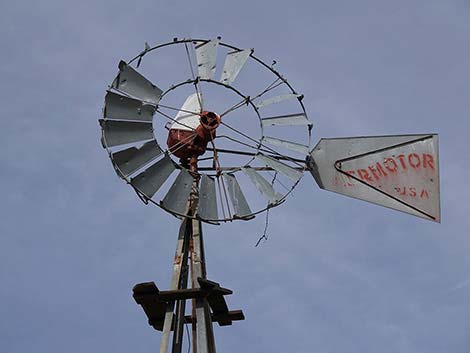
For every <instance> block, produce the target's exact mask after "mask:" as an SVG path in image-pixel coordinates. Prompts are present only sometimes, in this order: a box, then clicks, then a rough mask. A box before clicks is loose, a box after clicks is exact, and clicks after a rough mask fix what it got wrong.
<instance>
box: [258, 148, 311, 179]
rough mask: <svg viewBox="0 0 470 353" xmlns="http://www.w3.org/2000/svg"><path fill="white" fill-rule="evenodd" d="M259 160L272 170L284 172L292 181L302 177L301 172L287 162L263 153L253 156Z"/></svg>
mask: <svg viewBox="0 0 470 353" xmlns="http://www.w3.org/2000/svg"><path fill="white" fill-rule="evenodd" d="M255 158H256V159H258V160H259V161H260V162H262V163H264V164H266V165H267V166H268V167H271V168H273V169H274V170H276V171H278V172H280V173H282V174H284V175H285V176H286V177H288V178H289V179H291V180H292V181H293V182H294V183H295V182H297V181H298V180H299V179H300V178H301V177H302V172H300V171H298V170H297V169H294V168H292V167H290V166H288V165H287V164H284V163H281V162H279V161H278V160H276V159H274V158H271V157H268V156H265V155H264V154H261V153H259V154H257V155H256V156H255Z"/></svg>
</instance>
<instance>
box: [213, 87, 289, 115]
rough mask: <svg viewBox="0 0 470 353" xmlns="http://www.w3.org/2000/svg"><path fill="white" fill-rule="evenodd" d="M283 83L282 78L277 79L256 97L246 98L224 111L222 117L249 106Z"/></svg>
mask: <svg viewBox="0 0 470 353" xmlns="http://www.w3.org/2000/svg"><path fill="white" fill-rule="evenodd" d="M279 81H280V82H279ZM283 83H284V81H282V80H281V79H280V78H276V79H275V80H274V82H272V83H271V84H270V85H269V86H268V87H266V88H265V89H264V90H263V91H261V92H260V93H258V94H257V95H255V96H253V97H250V96H248V97H246V98H244V99H243V100H241V101H239V102H238V103H236V104H234V105H233V106H231V107H230V108H228V109H227V110H226V111H224V112H223V113H222V114H220V117H223V116H224V115H227V114H228V113H230V112H233V111H234V110H237V109H238V108H241V107H243V106H244V105H245V104H248V102H249V101H251V102H253V101H254V100H255V99H257V98H259V97H261V96H262V95H264V94H265V93H267V92H269V91H271V90H273V89H274V88H276V87H279V86H280V85H282V84H283Z"/></svg>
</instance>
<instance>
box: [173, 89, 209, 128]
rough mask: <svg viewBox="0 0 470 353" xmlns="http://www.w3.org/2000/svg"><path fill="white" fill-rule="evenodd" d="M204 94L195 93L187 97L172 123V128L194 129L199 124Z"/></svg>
mask: <svg viewBox="0 0 470 353" xmlns="http://www.w3.org/2000/svg"><path fill="white" fill-rule="evenodd" d="M201 104H202V96H201V94H200V93H193V94H191V95H190V96H188V98H186V100H185V102H184V104H183V106H182V107H181V109H180V111H179V112H178V113H177V114H176V117H175V119H174V120H175V121H173V122H172V123H171V124H170V129H178V130H189V131H193V130H196V128H197V127H198V126H199V119H200V117H199V115H196V114H192V113H188V112H194V113H197V114H199V113H200V112H201V110H202V107H201Z"/></svg>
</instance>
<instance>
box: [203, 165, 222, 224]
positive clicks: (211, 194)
mask: <svg viewBox="0 0 470 353" xmlns="http://www.w3.org/2000/svg"><path fill="white" fill-rule="evenodd" d="M198 215H199V217H201V218H202V219H203V220H217V219H218V218H219V216H218V213H217V198H216V192H215V180H214V179H213V178H211V177H209V176H207V175H205V174H202V175H201V185H200V187H199V208H198Z"/></svg>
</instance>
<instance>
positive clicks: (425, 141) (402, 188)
mask: <svg viewBox="0 0 470 353" xmlns="http://www.w3.org/2000/svg"><path fill="white" fill-rule="evenodd" d="M307 162H308V166H309V169H310V172H311V173H312V175H313V177H314V178H315V180H316V181H317V183H318V185H319V186H320V187H321V188H322V189H325V190H329V191H333V192H337V193H340V194H343V195H346V196H350V197H353V198H357V199H361V200H364V201H368V202H371V203H375V204H377V205H381V206H385V207H389V208H392V209H395V210H398V211H402V212H405V213H409V214H412V215H415V216H418V217H422V218H425V219H428V220H432V221H435V222H440V194H439V159H438V136H437V135H435V134H429V135H398V136H371V137H351V138H336V139H321V140H320V142H319V143H318V144H317V146H316V147H315V148H314V149H313V150H312V152H311V153H310V155H309V157H308V160H307Z"/></svg>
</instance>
